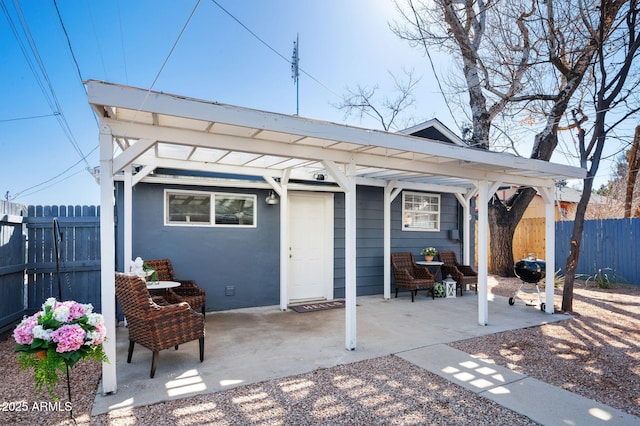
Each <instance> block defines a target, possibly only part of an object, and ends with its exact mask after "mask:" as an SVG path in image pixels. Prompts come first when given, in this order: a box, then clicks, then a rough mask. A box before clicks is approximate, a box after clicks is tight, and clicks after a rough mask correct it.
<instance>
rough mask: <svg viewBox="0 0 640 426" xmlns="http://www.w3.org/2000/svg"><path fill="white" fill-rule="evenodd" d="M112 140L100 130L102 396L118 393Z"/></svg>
mask: <svg viewBox="0 0 640 426" xmlns="http://www.w3.org/2000/svg"><path fill="white" fill-rule="evenodd" d="M113 201H114V200H113V137H112V136H111V130H110V129H109V127H108V126H106V125H104V124H103V125H101V126H100V259H101V260H100V264H101V273H100V278H101V280H100V281H101V284H102V285H101V289H100V290H101V295H102V297H101V301H102V314H103V316H104V322H105V326H106V328H107V335H106V339H105V342H104V343H103V348H104V352H105V354H106V355H107V358H108V359H109V361H110V362H108V363H107V362H103V363H102V393H103V394H109V393H114V392H116V390H117V388H118V382H117V379H116V296H115V294H116V290H115V275H114V271H115V269H116V268H115V239H114V230H115V226H114V213H113V205H114V203H113Z"/></svg>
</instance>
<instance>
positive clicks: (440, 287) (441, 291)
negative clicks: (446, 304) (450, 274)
mask: <svg viewBox="0 0 640 426" xmlns="http://www.w3.org/2000/svg"><path fill="white" fill-rule="evenodd" d="M433 294H434V295H435V296H436V297H445V296H446V295H447V289H446V288H445V286H444V284H442V283H435V285H434V286H433Z"/></svg>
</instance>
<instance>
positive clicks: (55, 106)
mask: <svg viewBox="0 0 640 426" xmlns="http://www.w3.org/2000/svg"><path fill="white" fill-rule="evenodd" d="M14 7H15V9H16V12H17V14H18V17H19V20H20V24H21V25H22V30H23V33H24V35H25V37H26V39H27V41H28V43H29V47H30V49H31V53H32V55H33V57H34V58H35V60H36V62H37V64H38V68H39V70H40V74H41V75H42V77H43V78H44V80H45V82H46V85H47V87H48V89H49V90H48V91H47V90H45V88H44V84H43V83H42V81H41V80H40V76H39V75H38V73H37V72H36V71H35V69H34V68H35V67H34V66H33V64H31V59H30V57H29V55H28V54H27V52H26V49H25V47H24V45H23V44H22V41H21V40H20V37H19V34H18V32H17V29H16V27H15V24H14V23H13V20H12V19H11V16H10V15H9V12H8V10H7V9H6V6H5V4H4V2H3V3H2V9H3V11H4V12H5V15H6V17H7V20H8V21H9V23H10V26H11V27H12V30H13V33H14V36H15V37H16V40H17V41H18V44H19V45H20V48H21V49H22V53H23V55H25V59H26V60H27V62H28V63H29V67H30V68H31V71H32V73H33V74H34V77H35V78H36V81H38V84H39V85H40V89H41V91H42V93H43V95H44V96H45V99H47V102H48V103H49V107H50V108H51V111H52V112H53V113H54V115H55V117H56V120H57V121H58V123H59V124H60V128H61V129H62V131H63V132H64V134H65V136H66V137H67V139H68V140H69V142H70V143H71V145H72V146H73V148H74V149H75V150H76V152H77V153H78V155H79V156H80V158H81V159H82V160H83V161H84V162H85V163H86V165H87V167H89V163H88V161H87V159H86V156H85V155H84V153H83V152H82V149H81V148H80V145H79V144H78V142H77V140H76V138H75V136H74V135H73V132H72V131H71V127H70V126H69V122H68V121H67V119H66V117H65V115H64V113H63V112H62V108H61V107H60V103H59V102H58V98H57V96H56V92H55V90H54V89H53V85H52V83H51V80H50V79H49V75H48V73H47V70H46V67H45V66H44V62H43V61H42V58H41V56H40V53H39V52H38V48H37V46H36V44H35V41H34V39H33V36H32V34H31V31H30V29H29V25H28V24H27V21H26V19H25V17H24V14H23V12H22V9H21V8H20V4H19V3H18V1H17V0H14ZM55 113H58V114H55Z"/></svg>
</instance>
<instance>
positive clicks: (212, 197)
mask: <svg viewBox="0 0 640 426" xmlns="http://www.w3.org/2000/svg"><path fill="white" fill-rule="evenodd" d="M170 195H200V196H207V197H209V222H170V221H169V196H170ZM218 197H222V198H224V197H227V198H232V197H242V198H251V199H252V200H253V223H251V224H235V223H220V224H217V223H216V215H215V214H216V210H215V209H216V198H218ZM257 201H258V196H257V195H256V194H242V193H232V192H206V191H190V190H180V189H165V190H164V198H163V205H164V209H163V210H164V225H165V226H199V227H208V228H256V227H257V224H258V214H257V213H258V208H257Z"/></svg>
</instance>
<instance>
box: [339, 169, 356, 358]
mask: <svg viewBox="0 0 640 426" xmlns="http://www.w3.org/2000/svg"><path fill="white" fill-rule="evenodd" d="M341 186H343V188H344V189H345V193H344V204H345V215H344V216H345V218H344V258H345V259H344V261H345V265H344V281H345V283H344V284H345V348H346V349H347V350H350V351H352V350H355V349H356V346H357V329H356V285H357V279H356V278H357V276H356V208H357V204H356V179H355V165H354V164H348V165H347V170H346V182H344V185H341Z"/></svg>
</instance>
